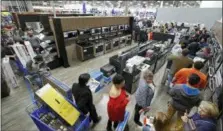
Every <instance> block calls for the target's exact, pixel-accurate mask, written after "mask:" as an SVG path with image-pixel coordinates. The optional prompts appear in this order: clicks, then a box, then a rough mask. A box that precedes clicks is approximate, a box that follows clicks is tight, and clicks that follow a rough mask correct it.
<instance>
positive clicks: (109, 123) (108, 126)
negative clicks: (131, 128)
mask: <svg viewBox="0 0 223 131" xmlns="http://www.w3.org/2000/svg"><path fill="white" fill-rule="evenodd" d="M112 122H113V121H111V120H108V123H107V129H112ZM118 123H119V122H118V121H114V125H113V127H114V128H115V129H116V127H117V126H118Z"/></svg>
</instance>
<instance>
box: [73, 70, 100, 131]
mask: <svg viewBox="0 0 223 131" xmlns="http://www.w3.org/2000/svg"><path fill="white" fill-rule="evenodd" d="M89 79H90V75H89V74H88V73H84V74H81V75H80V76H79V78H78V83H74V84H73V86H72V93H73V96H74V99H75V102H76V104H77V107H78V109H79V110H80V111H82V112H83V113H84V114H85V115H86V114H87V113H90V118H91V120H92V121H93V127H94V126H95V125H96V124H97V123H98V122H99V121H100V120H101V116H98V114H97V112H96V108H95V105H94V104H93V97H92V93H91V90H90V89H89V87H88V86H87V83H88V81H89Z"/></svg>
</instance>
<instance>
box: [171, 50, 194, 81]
mask: <svg viewBox="0 0 223 131" xmlns="http://www.w3.org/2000/svg"><path fill="white" fill-rule="evenodd" d="M188 54H189V51H188V49H183V50H182V55H180V56H176V55H170V56H169V57H168V58H167V59H168V60H169V61H172V65H171V69H170V77H171V79H172V78H173V76H174V74H175V73H176V72H177V71H179V70H180V69H182V68H188V67H191V66H192V64H193V60H192V59H190V58H188V57H187V55H188Z"/></svg>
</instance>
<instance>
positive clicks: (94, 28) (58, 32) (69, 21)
mask: <svg viewBox="0 0 223 131" xmlns="http://www.w3.org/2000/svg"><path fill="white" fill-rule="evenodd" d="M50 19H51V21H52V22H51V23H50V24H51V27H52V28H54V27H57V28H54V35H55V38H56V44H57V49H58V50H59V52H58V55H59V57H60V58H61V60H62V61H63V66H64V67H69V66H70V63H69V61H68V58H67V49H66V48H65V45H66V42H67V41H66V40H64V37H63V33H64V32H68V31H72V30H78V32H79V33H78V36H77V39H75V41H76V42H75V43H76V47H77V48H76V53H77V57H78V59H79V60H81V61H83V60H87V59H90V58H93V57H92V55H91V53H90V54H88V55H87V56H85V55H84V54H85V53H84V52H83V51H85V50H86V49H83V48H86V47H85V46H84V44H86V43H92V46H93V48H94V47H95V46H96V47H97V44H99V43H101V42H102V41H103V42H102V43H103V44H104V47H103V48H104V51H103V53H107V52H110V51H112V50H114V49H119V48H120V46H119V44H118V43H115V46H113V45H114V43H112V44H111V45H112V46H110V40H111V41H112V39H114V38H115V37H119V36H118V33H117V32H118V31H119V29H118V30H116V29H114V31H113V29H111V26H119V25H122V26H123V31H119V32H121V33H122V34H125V35H132V27H133V17H90V16H89V17H57V18H50ZM74 23H75V24H74ZM125 25H128V26H129V28H128V30H127V31H126V30H125ZM86 30H87V31H86ZM80 32H83V33H80ZM95 40H98V41H99V42H98V43H95ZM105 42H108V43H109V44H107V45H109V46H106V47H107V50H105V49H106V47H105V45H106V43H105ZM77 43H78V44H77ZM80 43H82V44H80ZM101 47H102V46H101ZM109 47H110V48H109ZM113 47H115V48H113ZM89 50H90V49H89ZM94 50H95V51H94V52H95V53H94V55H95V56H98V53H97V51H96V49H94ZM85 52H86V51H85ZM87 52H88V51H87ZM90 52H91V51H90ZM100 52H102V51H101V50H100ZM103 53H101V54H100V55H102V54H103ZM84 56H85V57H84ZM86 57H88V58H86Z"/></svg>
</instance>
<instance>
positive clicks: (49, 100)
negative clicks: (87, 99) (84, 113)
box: [36, 84, 80, 126]
mask: <svg viewBox="0 0 223 131" xmlns="http://www.w3.org/2000/svg"><path fill="white" fill-rule="evenodd" d="M36 95H37V96H38V97H40V99H41V100H43V101H44V102H45V103H46V104H47V105H48V106H50V107H51V109H52V110H54V111H55V112H56V113H57V114H58V115H60V116H61V117H62V118H63V119H64V120H65V121H66V122H67V123H68V124H69V125H71V126H73V125H74V124H75V122H76V121H77V120H78V118H79V116H80V112H79V111H78V110H77V109H76V108H75V107H74V106H73V105H72V104H71V103H69V102H68V101H67V100H66V99H65V98H64V97H63V96H62V95H61V94H60V93H59V92H58V91H56V90H55V89H54V88H53V87H52V86H51V85H50V84H46V85H45V86H43V87H42V88H41V89H39V90H38V91H37V92H36Z"/></svg>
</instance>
